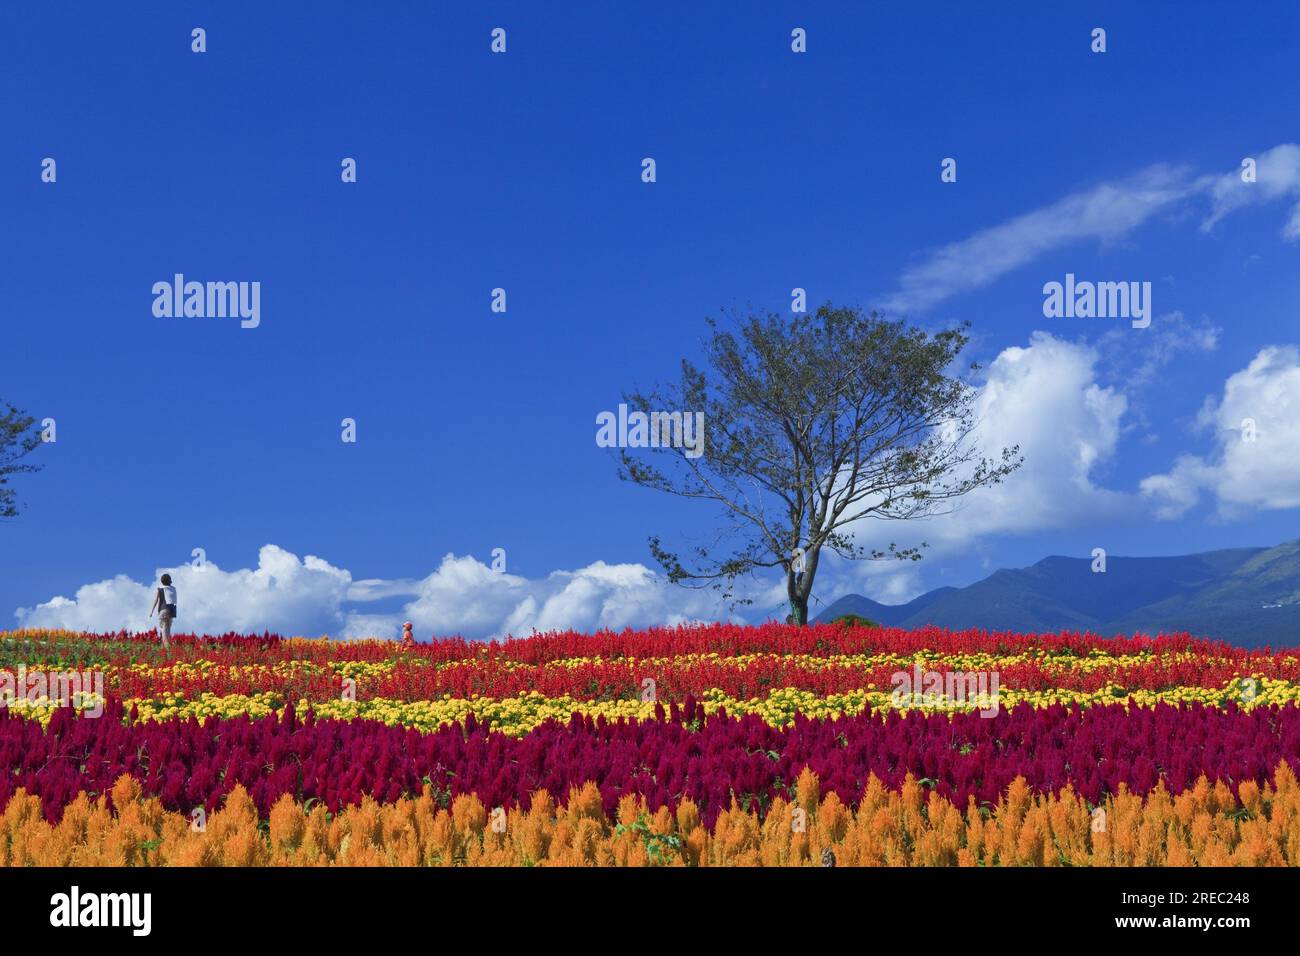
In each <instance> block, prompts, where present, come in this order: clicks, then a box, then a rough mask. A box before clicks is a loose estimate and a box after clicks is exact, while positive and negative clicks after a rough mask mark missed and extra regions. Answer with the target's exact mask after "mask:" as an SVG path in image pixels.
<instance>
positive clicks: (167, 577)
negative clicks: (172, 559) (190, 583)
mask: <svg viewBox="0 0 1300 956" xmlns="http://www.w3.org/2000/svg"><path fill="white" fill-rule="evenodd" d="M162 583H163V584H171V583H172V576H171V575H170V574H164V575H163V576H162Z"/></svg>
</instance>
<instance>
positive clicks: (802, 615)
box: [790, 598, 808, 626]
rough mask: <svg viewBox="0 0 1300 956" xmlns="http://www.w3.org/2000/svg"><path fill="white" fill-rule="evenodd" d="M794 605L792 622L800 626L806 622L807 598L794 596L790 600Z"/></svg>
mask: <svg viewBox="0 0 1300 956" xmlns="http://www.w3.org/2000/svg"><path fill="white" fill-rule="evenodd" d="M790 603H791V604H793V605H794V622H795V623H796V624H798V625H800V626H806V625H807V624H808V599H807V598H795V599H794V600H793V601H791V602H790Z"/></svg>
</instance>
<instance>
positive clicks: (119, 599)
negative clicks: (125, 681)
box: [16, 544, 352, 634]
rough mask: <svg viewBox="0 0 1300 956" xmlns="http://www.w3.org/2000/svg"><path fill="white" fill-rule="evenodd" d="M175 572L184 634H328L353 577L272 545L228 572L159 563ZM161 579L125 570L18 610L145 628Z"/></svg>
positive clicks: (53, 618) (29, 619) (73, 624)
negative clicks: (139, 577)
mask: <svg viewBox="0 0 1300 956" xmlns="http://www.w3.org/2000/svg"><path fill="white" fill-rule="evenodd" d="M164 572H166V573H168V574H170V575H171V576H172V582H173V583H174V584H175V585H176V589H177V591H178V595H179V600H178V617H177V621H176V626H177V630H178V631H189V630H196V631H206V632H207V633H216V634H219V633H222V632H224V631H244V632H249V631H257V632H260V631H263V630H271V631H280V632H292V633H296V634H323V633H332V632H335V631H337V629H338V628H340V627H341V626H342V625H343V624H344V622H345V620H346V616H347V615H346V612H345V611H344V609H343V605H344V602H345V601H346V600H347V597H348V590H349V587H350V585H351V582H352V576H351V575H350V574H349V573H348V572H347V571H345V570H342V569H340V568H336V567H334V566H333V565H331V564H330V563H329V562H328V561H324V560H322V559H320V558H317V557H314V556H312V555H308V556H307V557H306V558H304V559H301V560H300V559H299V558H298V557H297V555H294V554H291V553H289V552H288V551H285V550H284V549H283V548H279V547H276V546H275V545H273V544H268V545H266V546H265V547H263V548H262V549H261V550H260V551H259V552H258V563H257V567H256V568H254V569H248V568H243V569H240V570H236V571H224V570H222V569H221V568H220V567H219V566H217V565H216V564H215V563H213V562H211V561H209V562H206V563H205V564H204V565H203V566H202V567H194V566H192V565H189V564H182V565H180V566H178V567H172V568H158V569H157V572H156V574H155V575H154V578H153V582H156V581H157V579H158V576H159V575H161V574H162V573H164ZM156 586H157V585H156V583H152V582H137V581H133V580H132V579H131V578H129V577H127V576H126V575H123V574H119V575H117V576H116V577H114V578H111V579H109V580H105V581H100V582H98V583H95V584H87V585H85V586H83V587H81V588H78V589H77V592H76V594H75V595H74V596H73V597H72V598H67V597H62V596H60V597H55V598H53V599H51V600H49V601H46V602H45V603H43V604H38V605H36V606H35V607H33V608H19V609H18V611H17V612H16V616H17V618H18V622H19V624H20V625H22V626H24V627H67V628H73V629H76V630H91V631H115V630H127V631H145V630H148V629H149V628H151V627H152V626H153V625H152V624H151V623H150V618H149V607H150V605H151V604H152V603H153V595H154V588H155V587H156Z"/></svg>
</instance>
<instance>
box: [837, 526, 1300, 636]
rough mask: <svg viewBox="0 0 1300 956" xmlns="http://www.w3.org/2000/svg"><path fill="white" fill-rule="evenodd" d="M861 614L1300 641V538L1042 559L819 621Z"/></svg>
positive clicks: (895, 621) (845, 608)
mask: <svg viewBox="0 0 1300 956" xmlns="http://www.w3.org/2000/svg"><path fill="white" fill-rule="evenodd" d="M842 614H858V615H861V616H862V617H866V618H870V619H872V620H873V621H878V622H879V623H881V624H888V625H891V626H896V627H921V626H923V625H926V624H938V625H941V626H944V627H951V628H984V629H986V630H999V631H1003V630H1005V631H1022V632H1045V631H1060V630H1071V631H1093V632H1095V633H1099V634H1103V635H1107V636H1110V635H1114V634H1138V633H1143V634H1156V633H1158V632H1161V631H1163V632H1165V633H1170V632H1181V631H1188V632H1190V633H1192V634H1193V635H1195V636H1197V637H1209V638H1218V639H1220V640H1224V641H1228V642H1230V643H1232V644H1236V645H1239V646H1241V647H1262V646H1265V645H1271V646H1272V647H1274V648H1279V647H1293V646H1300V540H1297V541H1288V542H1286V543H1285V544H1280V545H1278V546H1277V547H1275V548H1232V549H1228V550H1225V551H1207V552H1205V553H1204V554H1188V555H1183V556H1180V557H1172V558H1120V557H1108V558H1107V559H1106V570H1105V572H1101V573H1095V572H1093V571H1092V559H1091V558H1063V557H1050V558H1044V559H1043V560H1041V561H1039V562H1038V563H1037V564H1035V565H1032V566H1030V567H1027V568H1019V569H1016V570H1002V571H997V572H995V573H993V574H991V575H989V576H988V577H987V578H985V579H984V580H982V581H978V582H976V583H975V584H972V585H970V586H969V587H964V588H952V587H945V588H937V589H935V590H933V591H929V592H927V593H925V594H922V595H921V596H920V597H918V598H915V599H914V600H911V601H909V602H907V603H906V604H895V605H891V604H880V603H879V602H877V601H873V600H871V599H870V598H865V597H863V596H862V595H860V594H848V595H845V596H844V597H841V598H839V599H838V600H837V601H835V602H834V603H833V604H831V605H830V606H828V607H827V608H826V610H824V611H823V612H822V613H821V614H819V615H818V616H817V618H816V620H818V621H829V620H832V619H834V618H836V617H839V616H840V615H842Z"/></svg>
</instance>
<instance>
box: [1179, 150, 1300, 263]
mask: <svg viewBox="0 0 1300 956" xmlns="http://www.w3.org/2000/svg"><path fill="white" fill-rule="evenodd" d="M1255 163H1256V166H1255V178H1256V181H1255V182H1253V183H1248V182H1244V181H1243V180H1242V178H1241V174H1242V171H1241V170H1240V169H1238V170H1235V171H1233V172H1231V173H1225V174H1224V175H1222V176H1218V177H1216V178H1215V179H1214V180H1213V182H1212V184H1211V185H1210V186H1209V192H1210V198H1211V201H1212V204H1213V208H1212V209H1211V212H1210V215H1209V216H1208V217H1207V218H1206V219H1205V221H1204V222H1202V223H1201V229H1202V230H1203V231H1206V232H1208V231H1209V230H1210V229H1212V228H1213V227H1214V225H1215V224H1216V223H1218V222H1219V220H1221V219H1223V217H1224V216H1227V215H1228V214H1229V213H1233V212H1236V211H1237V210H1238V209H1242V208H1244V207H1246V206H1253V205H1260V204H1262V203H1269V202H1276V201H1277V200H1279V199H1294V200H1300V146H1296V145H1294V144H1292V143H1284V144H1282V145H1281V146H1274V147H1273V148H1272V149H1269V150H1265V151H1264V152H1263V153H1261V154H1260V155H1259V156H1258V157H1255ZM1282 237H1283V238H1284V239H1286V240H1288V241H1290V242H1294V241H1295V240H1296V239H1300V203H1297V204H1296V205H1295V206H1293V207H1292V208H1291V215H1290V217H1289V218H1288V219H1287V222H1286V224H1285V225H1284V226H1283V227H1282Z"/></svg>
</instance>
